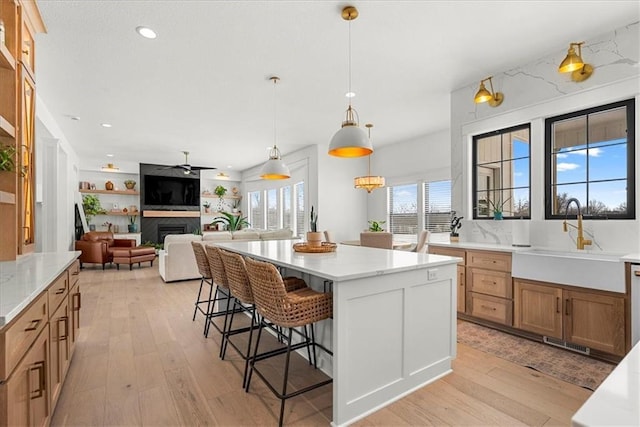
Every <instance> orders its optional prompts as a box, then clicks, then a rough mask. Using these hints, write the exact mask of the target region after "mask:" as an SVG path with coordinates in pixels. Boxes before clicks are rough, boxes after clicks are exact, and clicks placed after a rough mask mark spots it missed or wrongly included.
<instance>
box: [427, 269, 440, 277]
mask: <svg viewBox="0 0 640 427" xmlns="http://www.w3.org/2000/svg"><path fill="white" fill-rule="evenodd" d="M437 278H438V269H437V268H431V269H429V270H427V279H428V280H436V279H437Z"/></svg>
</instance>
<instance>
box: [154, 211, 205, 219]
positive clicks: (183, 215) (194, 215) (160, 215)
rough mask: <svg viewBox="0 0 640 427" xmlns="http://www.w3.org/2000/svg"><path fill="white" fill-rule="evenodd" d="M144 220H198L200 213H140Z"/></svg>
mask: <svg viewBox="0 0 640 427" xmlns="http://www.w3.org/2000/svg"><path fill="white" fill-rule="evenodd" d="M142 216H143V217H146V218H200V211H149V210H145V211H143V212H142Z"/></svg>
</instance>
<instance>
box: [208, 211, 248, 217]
mask: <svg viewBox="0 0 640 427" xmlns="http://www.w3.org/2000/svg"><path fill="white" fill-rule="evenodd" d="M221 213H222V212H221V211H212V212H202V216H220V214H221ZM224 213H227V214H229V215H233V216H240V215H241V214H240V212H226V211H225V212H224Z"/></svg>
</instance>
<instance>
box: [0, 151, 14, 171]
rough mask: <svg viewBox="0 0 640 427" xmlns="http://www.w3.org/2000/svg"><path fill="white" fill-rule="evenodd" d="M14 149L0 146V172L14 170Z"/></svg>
mask: <svg viewBox="0 0 640 427" xmlns="http://www.w3.org/2000/svg"><path fill="white" fill-rule="evenodd" d="M15 156H16V148H15V147H12V146H10V145H8V146H0V171H5V172H13V171H14V170H15V169H16V161H15Z"/></svg>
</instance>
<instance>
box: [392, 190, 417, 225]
mask: <svg viewBox="0 0 640 427" xmlns="http://www.w3.org/2000/svg"><path fill="white" fill-rule="evenodd" d="M387 191H388V193H387V194H388V200H389V207H388V209H389V224H388V225H389V226H388V227H387V229H388V231H390V232H392V233H393V234H417V233H418V184H407V185H396V186H393V187H388V189H387Z"/></svg>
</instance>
